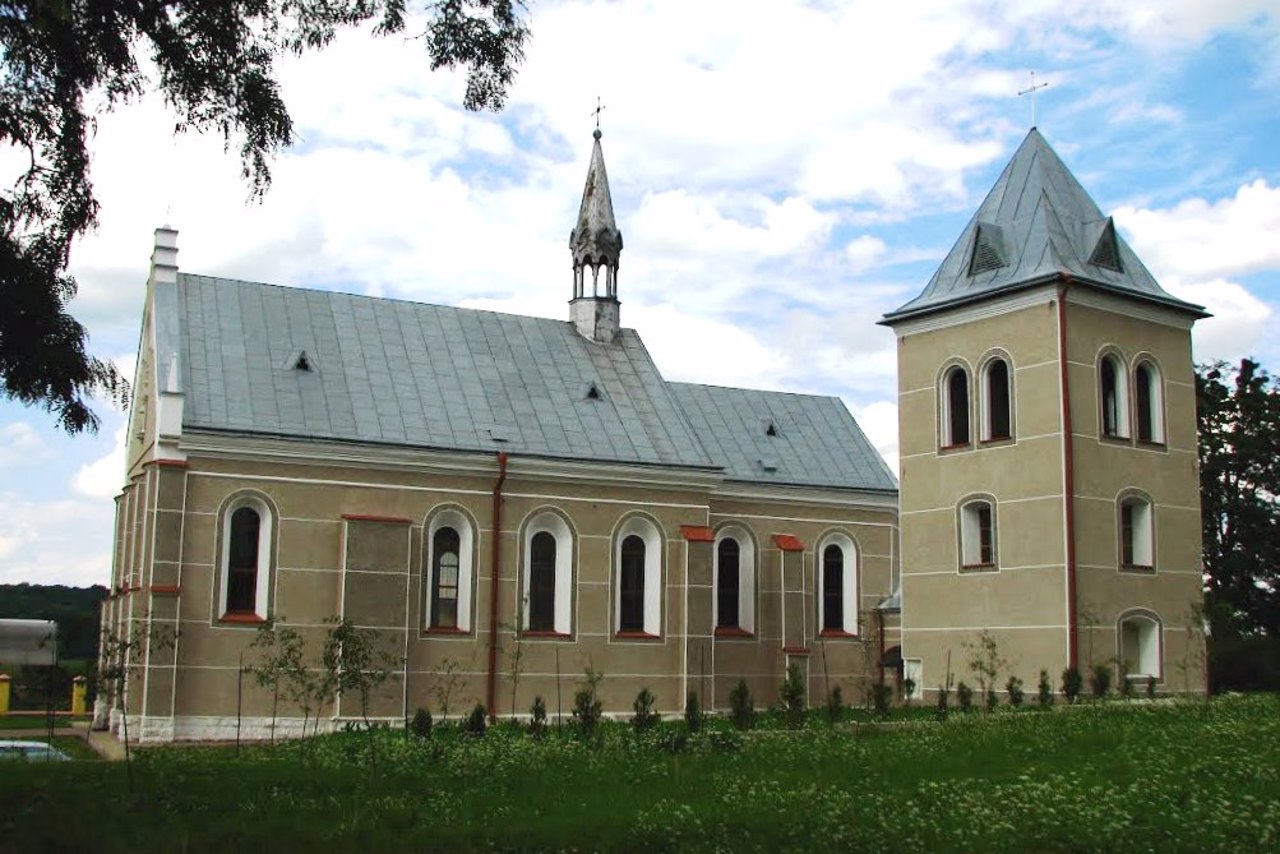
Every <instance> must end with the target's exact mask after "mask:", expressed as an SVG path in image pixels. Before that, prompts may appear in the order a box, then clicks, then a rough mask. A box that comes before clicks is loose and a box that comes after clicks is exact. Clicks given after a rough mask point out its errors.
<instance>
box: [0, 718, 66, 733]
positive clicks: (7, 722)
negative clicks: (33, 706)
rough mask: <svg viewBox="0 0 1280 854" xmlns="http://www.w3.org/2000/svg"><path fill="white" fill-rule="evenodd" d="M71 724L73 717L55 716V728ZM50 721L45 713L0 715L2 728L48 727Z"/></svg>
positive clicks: (0, 727) (0, 726)
mask: <svg viewBox="0 0 1280 854" xmlns="http://www.w3.org/2000/svg"><path fill="white" fill-rule="evenodd" d="M69 726H71V718H68V717H66V716H60V717H55V718H54V719H53V728H54V729H60V728H62V727H69ZM48 728H49V721H48V718H47V716H45V715H0V730H5V729H48Z"/></svg>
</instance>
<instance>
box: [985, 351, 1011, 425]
mask: <svg viewBox="0 0 1280 854" xmlns="http://www.w3.org/2000/svg"><path fill="white" fill-rule="evenodd" d="M987 412H988V413H989V414H988V419H989V421H990V427H991V434H990V435H989V436H988V437H987V438H988V439H1007V438H1009V434H1010V430H1009V366H1008V364H1006V363H1005V361H1004V360H1003V359H996V360H995V361H994V362H992V363H991V365H990V366H989V367H988V368H987Z"/></svg>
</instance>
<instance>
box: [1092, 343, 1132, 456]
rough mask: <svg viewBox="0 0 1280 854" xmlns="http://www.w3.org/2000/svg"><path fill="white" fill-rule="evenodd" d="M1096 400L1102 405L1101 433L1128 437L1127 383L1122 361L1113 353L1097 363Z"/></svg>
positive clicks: (1109, 436) (1116, 437) (1108, 436)
mask: <svg viewBox="0 0 1280 854" xmlns="http://www.w3.org/2000/svg"><path fill="white" fill-rule="evenodd" d="M1098 400H1099V403H1100V405H1101V407H1102V412H1101V413H1100V414H1101V418H1102V435H1103V436H1104V437H1106V438H1108V439H1127V438H1129V384H1128V383H1127V382H1126V381H1125V370H1124V363H1123V362H1122V361H1121V360H1120V357H1119V356H1117V355H1116V354H1114V353H1107V354H1105V355H1104V356H1103V357H1102V359H1101V361H1100V362H1099V363H1098Z"/></svg>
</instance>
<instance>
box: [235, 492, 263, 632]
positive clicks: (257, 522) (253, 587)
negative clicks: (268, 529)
mask: <svg viewBox="0 0 1280 854" xmlns="http://www.w3.org/2000/svg"><path fill="white" fill-rule="evenodd" d="M261 530H262V518H261V517H260V516H259V515H258V511H257V510H254V509H253V508H252V507H241V508H239V509H238V510H236V511H235V512H234V513H232V514H231V543H230V549H229V550H228V551H229V553H228V555H227V610H228V611H241V612H250V613H251V612H252V611H253V610H254V607H255V606H256V605H257V598H258V538H259V536H260V533H261Z"/></svg>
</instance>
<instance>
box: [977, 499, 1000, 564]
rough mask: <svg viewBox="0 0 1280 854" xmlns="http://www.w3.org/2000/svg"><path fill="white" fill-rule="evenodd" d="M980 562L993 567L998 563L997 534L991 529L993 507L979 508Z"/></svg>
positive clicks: (988, 505)
mask: <svg viewBox="0 0 1280 854" xmlns="http://www.w3.org/2000/svg"><path fill="white" fill-rule="evenodd" d="M978 562H979V563H982V564H984V565H991V564H994V563H995V562H996V549H995V532H994V531H993V530H992V527H991V505H990V504H981V505H979V506H978Z"/></svg>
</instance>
